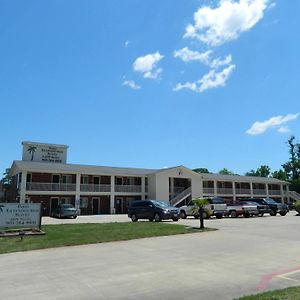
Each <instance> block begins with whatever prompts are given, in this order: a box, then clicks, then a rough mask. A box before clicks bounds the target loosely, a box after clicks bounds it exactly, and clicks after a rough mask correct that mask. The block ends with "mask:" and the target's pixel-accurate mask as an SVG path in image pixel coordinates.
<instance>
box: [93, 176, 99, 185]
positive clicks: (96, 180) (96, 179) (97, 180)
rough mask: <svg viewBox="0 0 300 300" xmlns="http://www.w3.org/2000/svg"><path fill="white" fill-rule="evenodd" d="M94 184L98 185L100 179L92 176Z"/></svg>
mask: <svg viewBox="0 0 300 300" xmlns="http://www.w3.org/2000/svg"><path fill="white" fill-rule="evenodd" d="M93 181H94V184H100V177H99V176H94V179H93Z"/></svg>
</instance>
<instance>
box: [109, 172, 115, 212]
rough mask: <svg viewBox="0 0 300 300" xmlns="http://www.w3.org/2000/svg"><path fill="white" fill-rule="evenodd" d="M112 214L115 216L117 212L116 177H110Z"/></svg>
mask: <svg viewBox="0 0 300 300" xmlns="http://www.w3.org/2000/svg"><path fill="white" fill-rule="evenodd" d="M110 213H111V214H112V215H113V214H115V213H116V210H115V176H110Z"/></svg>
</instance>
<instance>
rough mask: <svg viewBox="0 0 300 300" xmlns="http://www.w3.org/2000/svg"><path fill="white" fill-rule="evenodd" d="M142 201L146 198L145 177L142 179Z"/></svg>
mask: <svg viewBox="0 0 300 300" xmlns="http://www.w3.org/2000/svg"><path fill="white" fill-rule="evenodd" d="M141 192H142V200H145V198H146V195H145V194H146V180H145V177H142V191H141Z"/></svg>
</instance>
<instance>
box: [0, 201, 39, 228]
mask: <svg viewBox="0 0 300 300" xmlns="http://www.w3.org/2000/svg"><path fill="white" fill-rule="evenodd" d="M0 227H7V228H41V204H40V203H24V204H20V203H0Z"/></svg>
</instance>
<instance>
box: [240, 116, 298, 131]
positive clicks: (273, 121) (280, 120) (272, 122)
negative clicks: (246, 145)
mask: <svg viewBox="0 0 300 300" xmlns="http://www.w3.org/2000/svg"><path fill="white" fill-rule="evenodd" d="M298 116H299V113H297V114H288V115H286V116H277V117H272V118H270V119H269V120H266V121H263V122H259V121H256V122H254V123H253V125H252V126H251V127H250V128H249V129H248V130H247V131H246V133H248V134H250V135H258V134H262V133H264V132H265V131H266V130H267V129H269V128H273V127H278V126H280V125H282V124H285V123H287V122H289V121H292V120H295V119H297V118H298ZM279 130H281V131H280V132H283V131H284V130H285V128H284V127H283V126H282V127H281V129H279Z"/></svg>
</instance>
